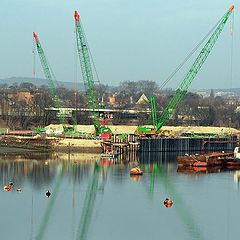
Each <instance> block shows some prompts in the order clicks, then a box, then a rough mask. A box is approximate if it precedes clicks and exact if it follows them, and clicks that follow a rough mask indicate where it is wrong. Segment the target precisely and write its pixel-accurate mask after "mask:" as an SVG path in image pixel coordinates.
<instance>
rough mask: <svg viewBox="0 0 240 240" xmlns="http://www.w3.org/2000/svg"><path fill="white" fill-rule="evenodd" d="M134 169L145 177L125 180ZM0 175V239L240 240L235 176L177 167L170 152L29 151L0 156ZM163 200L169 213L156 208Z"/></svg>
mask: <svg viewBox="0 0 240 240" xmlns="http://www.w3.org/2000/svg"><path fill="white" fill-rule="evenodd" d="M136 165H140V167H141V168H142V170H143V171H144V174H143V175H142V176H139V177H137V176H135V177H130V175H129V170H130V169H131V167H133V166H136ZM0 176H1V178H0V179H1V190H0V201H1V215H0V226H1V239H3V240H28V239H29V240H32V239H36V240H40V239H44V240H55V239H56V240H72V239H73V240H123V239H125V240H128V239H134V240H135V239H137V240H146V239H148V240H155V239H156V240H157V239H165V240H175V239H178V240H180V239H182V240H188V239H189V240H193V239H196V240H203V239H204V240H205V239H206V240H207V239H209V240H213V239H217V240H220V239H223V240H228V239H238V236H239V234H240V230H239V212H240V204H239V201H240V190H239V182H238V176H239V179H240V173H239V171H238V170H226V169H209V170H207V171H205V170H204V169H203V171H194V170H186V169H178V167H177V163H176V156H174V155H171V154H165V155H164V156H160V157H159V156H158V155H151V156H140V157H139V156H134V155H133V156H126V157H123V158H122V159H117V160H115V161H113V160H111V159H110V160H109V159H100V156H99V155H92V154H87V155H86V154H57V153H54V154H51V155H49V154H40V153H39V154H38V153H37V154H36V153H35V154H33V153H29V154H24V155H23V154H22V155H2V156H1V160H0ZM11 181H12V182H13V187H12V189H11V191H5V190H4V186H6V185H8V184H9V183H11ZM17 189H18V190H19V191H17ZM20 190H21V191H20ZM48 190H49V192H50V193H51V195H50V197H49V198H48V197H47V196H46V192H47V191H48ZM167 197H168V198H171V199H172V200H173V205H172V207H170V208H166V207H165V206H164V204H163V202H164V200H165V198H167Z"/></svg>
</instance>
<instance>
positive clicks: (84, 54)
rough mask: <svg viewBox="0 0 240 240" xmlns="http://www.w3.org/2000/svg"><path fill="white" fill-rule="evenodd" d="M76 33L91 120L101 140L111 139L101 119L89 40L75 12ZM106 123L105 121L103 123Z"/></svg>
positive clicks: (109, 131)
mask: <svg viewBox="0 0 240 240" xmlns="http://www.w3.org/2000/svg"><path fill="white" fill-rule="evenodd" d="M74 19H75V33H76V42H77V52H78V56H79V60H80V65H81V70H82V77H83V82H84V86H85V89H86V96H87V101H88V107H89V109H90V113H91V118H92V121H93V125H94V127H95V134H96V136H99V137H100V138H101V139H110V138H111V136H112V132H111V130H110V129H109V128H108V127H106V126H105V125H101V123H100V117H99V111H97V110H98V109H99V103H98V98H97V94H96V89H95V82H94V77H93V71H92V67H91V59H90V52H89V47H88V44H87V39H86V36H85V33H84V30H83V27H82V24H81V21H80V15H79V13H78V12H77V11H75V12H74ZM103 123H105V121H104V122H103Z"/></svg>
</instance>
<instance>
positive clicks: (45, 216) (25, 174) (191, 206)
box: [0, 0, 240, 240]
mask: <svg viewBox="0 0 240 240" xmlns="http://www.w3.org/2000/svg"><path fill="white" fill-rule="evenodd" d="M14 1H15V4H16V3H17V1H16V0H13V2H14ZM45 1H46V0H43V1H40V2H38V4H35V3H32V2H31V1H30V2H31V4H32V5H31V4H30V2H29V3H28V5H26V6H25V5H24V6H21V7H22V8H24V9H25V8H26V9H27V10H26V12H32V10H33V9H36V8H37V10H38V11H37V12H38V14H39V16H40V17H39V19H41V21H42V22H43V23H44V25H47V24H49V25H50V20H52V21H55V20H56V22H55V23H57V25H56V29H55V28H54V29H53V28H52V27H49V28H47V27H43V28H41V27H39V28H38V29H37V28H36V30H37V31H39V32H35V31H34V32H33V34H32V38H33V39H30V40H33V52H32V53H33V55H34V62H33V66H34V67H33V72H34V73H35V70H36V69H35V63H36V62H35V53H36V58H37V59H36V61H39V63H40V64H39V66H40V67H39V68H40V71H41V73H42V74H44V77H45V79H46V82H47V86H43V87H41V86H39V85H38V86H37V85H36V86H34V89H35V92H34V93H35V98H34V97H32V96H30V95H31V94H30V93H29V92H27V91H26V89H25V93H26V94H25V93H24V91H23V93H20V94H18V95H17V97H16V96H15V95H16V92H17V91H18V88H17V87H16V86H11V88H10V90H11V91H9V92H6V94H5V95H4V96H3V97H2V99H3V100H2V101H5V100H6V99H7V98H8V100H9V99H10V100H9V104H5V103H2V104H0V114H1V116H3V117H2V119H0V175H1V178H0V182H1V188H2V190H1V191H0V197H1V201H2V205H3V206H6V207H4V208H2V214H1V216H2V218H0V224H1V226H2V229H3V231H2V233H1V237H2V239H6V240H7V239H9V240H13V239H18V240H26V239H30V240H33V239H35V240H43V239H44V240H53V239H58V240H66V239H76V240H96V239H99V240H112V239H114V240H120V239H127V240H128V239H133V240H135V239H138V240H145V239H153V240H154V239H159V238H164V239H166V240H168V239H169V240H174V239H180V240H183V239H184V240H193V239H195V240H207V239H209V240H210V239H211V240H212V239H224V240H229V239H236V238H237V237H239V232H238V228H239V227H238V225H239V223H238V222H239V221H238V219H239V214H238V212H239V211H238V210H237V209H238V208H239V210H240V206H239V198H240V191H239V186H240V146H239V142H240V137H239V136H240V128H239V126H240V118H239V116H240V109H239V112H238V111H236V109H238V107H239V106H238V103H240V98H239V101H237V103H236V104H235V102H234V101H233V100H234V99H233V98H229V99H224V101H221V97H219V96H214V94H213V91H211V93H210V96H208V97H207V100H206V101H205V102H204V97H202V96H200V97H199V96H197V94H196V93H192V94H189V92H190V87H191V86H192V83H193V81H194V80H197V79H195V78H196V77H197V76H198V74H199V73H200V70H201V69H202V68H204V67H205V66H206V65H208V63H209V62H208V60H210V59H208V57H209V55H211V53H212V52H218V51H220V49H221V46H222V45H220V46H215V44H216V43H217V42H218V40H219V39H220V37H221V35H223V34H224V28H225V29H226V28H227V23H229V24H230V30H231V31H230V41H229V42H230V46H232V45H231V44H232V43H233V40H232V39H233V38H232V36H233V35H232V32H233V23H234V8H235V7H234V5H232V6H230V7H229V6H228V8H226V11H224V13H223V15H222V17H220V18H219V19H218V20H217V21H216V19H215V21H216V23H215V25H214V26H212V27H211V26H210V27H211V28H210V29H211V30H210V31H209V32H208V33H207V34H206V35H205V36H204V37H203V38H202V39H201V40H200V41H199V43H198V44H197V45H196V46H195V47H194V48H193V50H191V52H190V53H189V54H188V55H187V57H186V58H184V60H183V61H182V62H181V63H180V65H178V66H177V67H176V69H175V70H174V71H173V73H172V74H171V75H170V76H169V77H168V78H166V80H165V81H163V84H162V86H164V87H165V85H166V84H167V83H169V81H170V80H171V79H172V77H173V76H174V75H175V74H176V73H177V72H178V71H179V70H180V69H181V68H182V67H183V66H184V67H185V68H186V69H187V70H186V71H184V72H185V73H184V77H183V78H181V79H180V83H179V85H178V86H175V84H174V89H173V90H171V91H170V90H169V91H168V90H166V91H167V92H169V95H168V96H167V97H166V98H164V97H163V96H161V95H158V94H156V91H152V92H148V93H145V92H142V91H139V92H138V94H137V97H136V98H133V96H132V95H131V94H127V93H126V91H122V96H123V97H122V98H119V99H118V101H119V102H121V103H122V105H121V104H119V105H117V104H116V106H114V107H113V105H111V104H103V103H104V101H103V98H104V94H101V95H99V94H98V91H100V90H99V89H100V88H98V86H99V81H98V74H97V72H96V66H95V65H96V64H95V63H94V61H93V57H92V53H91V51H92V49H91V51H90V44H89V43H90V41H91V40H90V38H87V36H88V34H87V33H88V30H89V25H87V22H88V18H86V25H85V24H84V25H83V20H82V17H81V16H80V14H79V12H78V11H77V10H75V11H72V13H71V14H72V19H69V22H70V23H67V24H68V25H70V24H71V23H72V25H74V31H72V33H73V34H74V38H73V39H72V40H73V41H72V43H74V44H73V45H74V47H75V49H74V53H75V55H76V61H77V63H78V65H76V67H78V68H79V69H78V70H79V71H80V75H81V78H82V80H83V84H84V91H83V92H84V94H85V96H86V97H85V98H79V99H81V100H82V105H80V104H77V95H78V92H77V90H76V89H77V88H76V89H74V90H71V91H70V92H71V97H72V99H71V100H69V101H68V102H67V103H66V104H64V101H65V102H66V98H65V97H66V96H68V95H67V94H66V95H64V94H63V93H64V91H66V89H65V88H61V87H59V86H58V81H57V80H56V77H55V74H54V72H53V70H52V67H51V65H50V62H49V60H48V57H47V56H49V53H47V51H45V50H46V49H47V48H45V44H44V46H43V45H42V43H43V42H42V38H41V36H44V34H43V33H40V31H44V30H45V31H46V32H48V33H49V32H50V33H51V34H52V36H51V37H53V36H54V37H56V38H57V41H58V40H59V42H60V43H61V41H60V38H63V39H66V38H64V37H65V36H64V35H66V36H67V37H69V35H68V34H66V32H67V31H66V29H64V27H63V22H66V21H67V20H66V19H67V17H66V16H68V15H67V11H68V10H69V8H70V7H69V5H70V4H72V5H73V1H67V2H66V1H63V2H64V3H63V2H61V1H60V0H59V2H58V3H57V4H56V3H52V2H49V1H46V2H45ZM159 2H161V1H159ZM206 2H207V1H206ZM149 3H150V4H149ZM196 3H197V5H194V4H196ZM208 3H209V6H207V7H208V8H207V7H206V4H204V9H205V10H204V11H205V14H206V16H207V15H209V14H210V13H211V14H212V15H214V14H215V13H216V15H218V14H219V13H218V10H219V9H221V8H220V3H219V6H218V5H214V6H216V8H215V9H213V8H212V6H213V5H211V4H212V3H211V2H208ZM4 4H6V3H5V1H4V3H3V6H4ZM74 4H75V5H76V6H78V5H77V4H79V3H74ZM81 4H82V8H83V9H84V6H85V8H87V7H86V6H88V7H89V9H90V13H91V18H93V19H94V17H95V15H97V16H98V17H99V19H101V20H102V22H101V23H99V24H100V25H101V27H102V26H103V28H100V29H97V27H96V28H95V29H94V34H93V35H92V36H94V37H95V38H97V41H99V42H101V41H102V39H103V37H104V38H105V37H106V38H107V37H109V36H108V35H105V34H106V32H110V34H112V35H114V31H113V29H117V31H121V29H120V30H119V29H118V26H117V25H115V24H114V19H117V21H118V20H119V19H120V20H121V25H120V26H121V28H123V29H124V30H125V27H126V24H124V23H125V21H129V16H130V17H131V19H132V17H133V15H134V14H139V15H137V16H141V17H142V18H143V19H139V18H136V20H134V21H133V25H134V27H135V28H137V25H140V26H141V27H140V28H141V34H142V35H143V34H146V35H148V32H147V30H149V31H152V30H153V28H152V27H153V25H154V24H155V23H157V19H155V18H156V16H158V15H159V12H160V11H159V9H160V8H162V9H161V11H162V13H161V14H160V15H161V16H160V17H161V21H162V20H163V19H164V21H165V22H164V25H165V27H166V28H169V25H168V23H169V24H170V19H171V17H172V16H174V18H173V22H174V24H176V25H177V26H180V25H181V26H184V24H183V23H182V22H181V21H180V20H179V19H178V18H179V15H180V14H183V15H184V17H186V18H187V17H188V14H189V13H191V11H192V12H193V15H194V17H196V16H197V14H199V13H202V12H201V8H200V6H201V5H202V3H201V2H192V3H191V4H193V6H194V10H193V9H192V8H191V6H189V5H191V4H190V2H189V1H184V0H183V1H181V3H179V4H178V3H177V2H175V3H174V6H172V9H169V7H170V6H171V5H168V2H161V3H160V4H159V3H158V1H152V2H151V1H147V0H144V1H139V2H138V3H134V4H133V5H131V4H132V2H131V1H116V2H115V3H113V1H109V2H108V1H104V2H99V3H98V1H97V0H95V2H94V0H92V1H86V2H84V1H82V2H81ZM84 4H85V5H84ZM151 4H152V5H151ZM154 4H156V5H154ZM165 4H166V5H167V6H166V8H164V7H165ZM13 5H14V4H13ZM20 5H21V4H19V6H18V8H19V9H20ZM30 5H31V6H30ZM72 5H71V7H72ZM75 5H74V6H75ZM175 5H176V6H177V7H176V8H175ZM182 5H183V11H181V10H180V9H181V6H182ZM157 6H158V8H157ZM186 6H189V8H187V10H186ZM12 7H13V6H11V9H10V8H9V6H8V8H9V9H10V10H11V15H13V16H12V17H13V19H14V25H16V19H15V18H14V17H15V14H12V12H13V11H14V9H13V10H12ZM60 8H61V11H59V9H60ZM126 8H130V10H129V11H126V12H122V10H123V9H126ZM218 8H219V9H218ZM73 9H75V8H73ZM96 9H97V10H96ZM149 9H150V11H149V13H150V15H147V14H146V16H144V14H145V13H147V11H148V10H149ZM48 10H49V11H51V15H50V16H51V18H48V17H47V16H48V15H47V12H48ZM53 10H54V11H53ZM127 10H128V9H127ZM0 11H1V9H0ZM154 11H156V13H155V14H156V16H155V18H154ZM165 11H169V12H168V13H167V15H165V16H164V14H163V12H165ZM219 11H220V10H219ZM221 11H222V9H221ZM83 12H84V11H83ZM135 12H136V13H135ZM143 13H144V14H143ZM213 13H214V14H213ZM18 14H19V15H20V13H18ZM18 14H17V15H18ZM34 14H35V15H36V13H34ZM61 14H62V15H61ZM118 14H119V15H118ZM104 15H107V24H106V22H105V23H104ZM128 15H129V16H128ZM150 16H151V17H152V18H153V21H154V24H151V26H150V27H149V29H144V28H143V27H142V24H143V25H144V21H146V18H149V17H150ZM203 16H204V15H201V14H200V15H199V18H203ZM21 17H22V18H21V19H20V18H19V23H20V22H21V21H23V22H24V24H26V22H27V21H26V22H25V21H24V20H25V16H21ZM34 17H35V16H34ZM68 17H69V16H68ZM118 17H119V18H118ZM144 17H146V18H144ZM28 18H29V16H28V15H27V17H26V19H28ZM214 18H215V15H214ZM59 19H61V20H63V21H62V22H61V21H59ZM84 19H85V18H84ZM109 19H111V21H112V22H111V21H109ZM189 19H191V18H189ZM189 19H188V18H187V21H188V24H189V23H190V22H191V20H189ZM20 20H21V21H20ZM34 20H35V19H33V22H34ZM208 20H209V19H208V18H207V19H206V23H209V22H210V21H208ZM28 21H29V19H28ZM177 21H179V25H178V24H177ZM84 22H85V20H84ZM61 24H62V25H61ZM198 24H199V25H201V24H202V26H204V28H205V27H206V26H205V25H204V24H203V22H198ZM33 25H34V24H33ZM36 25H37V24H36ZM58 25H61V26H58ZM156 25H157V24H156ZM104 26H105V27H106V26H108V28H107V27H106V28H107V31H106V30H103V29H104ZM192 26H193V27H194V31H199V29H198V28H196V24H194V25H192ZM7 27H9V29H10V25H9V26H8V25H7ZM65 27H66V26H65ZM184 27H185V26H184ZM186 28H189V29H188V30H189V31H190V24H189V25H187V26H186ZM26 29H27V30H26V31H28V30H29V29H28V28H27V27H26ZM11 30H12V29H11ZM55 30H56V33H55V32H54V31H55ZM59 30H61V34H60V33H59V32H58V31H59ZM178 30H179V31H181V29H178ZM111 31H113V33H112V32H111ZM194 31H193V34H194ZM115 33H116V32H115ZM161 33H162V32H161ZM178 33H179V32H178ZM225 33H226V32H225ZM100 34H101V36H100ZM131 34H132V35H135V34H136V32H134V31H132V33H131ZM98 35H99V36H98ZM177 35H178V34H176V36H175V39H174V41H175V42H176V45H178V46H177V48H181V44H182V43H183V44H188V43H185V42H184V39H181V38H180V34H179V36H177ZM130 36H131V35H130ZM124 37H125V36H124ZM168 37H169V36H164V35H163V34H162V35H161V38H162V39H164V38H166V39H167V38H168ZM177 37H179V39H178V38H177ZM118 38H119V35H118V36H116V39H118ZM130 38H131V37H126V38H125V39H124V40H125V41H122V40H119V39H118V40H119V42H118V44H119V43H120V44H121V45H124V44H125V43H127V44H128V43H129V39H130ZM151 38H152V39H151ZM19 39H20V38H19ZM87 39H89V40H90V41H87ZM144 39H145V38H144ZM147 39H148V42H146V41H145V40H144V41H143V43H144V44H141V48H144V47H148V46H151V43H150V41H151V40H154V37H149V36H147ZM189 39H190V40H192V39H191V37H189V36H188V40H189ZM190 40H189V41H190ZM223 40H226V39H224V38H223ZM29 42H31V41H29ZM29 42H27V43H26V45H27V44H29ZM59 42H56V41H55V42H53V43H54V44H56V45H57V44H58V43H59ZM223 42H224V43H223ZM223 42H221V44H225V41H223ZM46 43H49V42H48V41H47V42H46ZM100 44H101V48H100V49H101V50H102V51H103V53H102V55H101V57H103V56H104V55H106V56H107V55H108V54H109V56H110V53H109V52H108V50H109V49H105V46H107V45H108V44H109V43H108V42H107V43H106V45H104V44H103V43H100ZM91 45H92V44H91ZM129 45H130V44H129ZM2 46H3V45H2ZM19 46H20V44H19V45H18V48H20V47H19ZM49 46H50V48H51V47H53V45H51V44H50V43H49ZM134 47H136V48H137V45H136V46H134ZM58 48H59V45H58ZM63 48H64V49H63ZM65 48H68V46H67V45H66V46H63V47H62V49H60V50H62V51H63V52H64V50H65ZM119 48H120V47H119ZM163 48H168V47H167V45H166V46H163ZM93 49H94V48H93ZM232 49H233V48H231V49H230V50H231V51H230V52H231V53H230V54H229V55H230V57H231V61H230V62H231V63H230V64H229V66H230V71H229V74H230V77H229V79H230V80H231V79H232V78H233V73H232V72H233V71H232V69H233V65H232V62H233V59H232V55H233V50H232ZM67 50H69V49H67ZM141 50H142V49H140V50H139V51H141ZM171 50H172V51H173V54H175V52H174V51H175V49H174V48H173V49H170V50H169V49H167V52H170V51H171ZM58 51H59V49H58ZM120 51H121V48H120ZM59 52H61V51H59ZM126 52H127V54H129V55H130V54H131V53H132V52H131V51H129V49H126ZM55 53H56V52H55ZM159 53H160V52H159ZM159 53H158V54H159ZM147 54H148V53H147V50H146V52H145V53H144V55H146V56H147ZM156 54H157V53H156ZM116 55H117V54H116ZM116 55H115V56H116ZM109 56H108V57H109ZM217 56H218V55H217ZM117 57H118V56H116V58H117ZM135 57H136V58H138V56H135ZM169 57H171V55H170V56H169ZM174 57H175V55H174ZM191 57H192V58H193V59H194V60H193V61H192V62H193V63H192V64H191V63H190V64H189V62H188V65H190V68H188V66H187V67H186V65H185V64H186V63H187V61H188V60H189V59H190V58H191ZM109 58H110V57H109ZM125 58H127V56H124V59H125ZM146 59H147V57H146ZM215 59H216V55H215ZM226 59H227V57H226ZM226 59H224V60H226ZM55 60H56V61H57V64H59V65H60V59H59V55H57V57H56V58H55ZM64 60H66V61H67V58H66V59H64ZM121 60H122V59H121ZM141 60H142V59H141ZM144 60H145V59H144ZM165 60H166V59H164V62H165V63H166V62H167V61H165ZM221 60H222V59H221ZM58 61H59V62H58ZM102 61H103V62H102V63H103V65H104V64H105V62H104V60H102ZM111 61H114V60H113V59H111ZM176 61H178V60H176ZM146 62H147V64H148V65H150V64H151V63H148V60H147V61H146ZM225 62H227V60H226V61H225ZM136 63H138V62H137V61H136ZM136 65H137V64H136ZM63 66H64V67H63ZM145 66H146V64H145ZM163 67H165V66H163ZM60 68H61V65H60ZM62 68H67V64H65V63H64V65H62ZM129 68H131V66H129ZM138 68H141V66H138ZM119 69H121V70H122V66H121V68H119ZM226 69H227V67H226ZM226 69H225V71H227V70H226ZM20 70H22V69H20ZM121 70H120V71H121ZM208 70H209V68H208V69H206V72H208ZM210 70H211V69H210ZM146 71H147V70H146ZM151 71H152V70H150V72H151ZM214 71H215V70H214ZM216 71H217V70H216ZM126 72H127V71H126ZM114 73H115V74H117V71H116V72H115V70H114ZM128 74H129V76H130V75H131V71H129V72H128ZM206 74H208V73H206ZM76 75H77V74H76ZM207 76H208V75H207ZM161 77H162V76H161ZM217 78H218V76H216V79H217ZM76 79H77V78H76ZM106 79H107V78H106ZM207 80H208V81H211V80H212V79H211V77H210V75H209V77H208V79H207ZM106 81H107V80H106ZM212 81H213V80H212ZM216 82H217V80H216ZM140 83H141V82H138V84H140ZM144 83H145V84H150V81H145V82H144ZM201 84H202V85H204V84H205V83H201ZM217 84H218V83H216V85H217ZM23 86H25V87H26V86H28V85H27V84H23ZM29 86H30V87H32V85H31V84H30V85H29ZM126 86H127V88H130V87H131V86H132V88H133V91H134V87H136V85H131V83H130V84H127V85H126ZM133 86H134V87H133ZM152 86H153V88H155V87H156V85H154V84H153V85H152ZM162 86H161V87H162ZM39 89H41V91H39ZM149 89H150V88H149ZM1 90H2V89H0V91H1ZM8 90H9V89H8ZM23 90H24V88H23ZM40 92H41V94H40ZM113 92H115V90H113ZM21 94H22V95H21ZM188 94H189V95H188ZM229 95H231V93H230V94H229ZM9 96H10V97H9ZM63 96H64V97H63ZM116 96H117V94H116V95H114V94H111V100H112V101H113V102H114V101H115V99H114V98H115V97H116ZM4 97H5V98H4ZM116 98H117V97H116ZM186 98H187V99H188V102H190V103H193V102H192V101H193V99H198V100H199V99H200V100H199V101H198V102H197V103H196V102H194V103H193V104H190V105H188V104H186V102H184V100H186ZM46 99H47V100H48V101H45V100H46ZM113 99H114V100H113ZM123 100H124V101H123ZM17 101H18V102H20V103H19V105H21V111H22V112H21V111H20V110H19V109H20V108H17V107H16V106H17V104H16V102H17ZM43 101H45V102H44V104H42V102H43ZM141 101H142V102H143V104H142V103H141ZM26 102H28V103H29V104H28V105H27V104H26ZM133 102H134V104H135V102H137V104H139V105H141V104H142V105H141V106H140V107H139V108H137V107H132V106H134V104H133ZM223 102H224V103H226V106H224V105H223V104H222V103H223ZM32 103H36V106H37V107H36V108H34V107H33V105H34V104H32ZM45 103H47V104H45ZM159 103H161V106H160V104H159ZM206 103H209V105H207V104H206ZM214 103H216V105H217V107H216V106H215V105H214ZM31 104H32V105H31ZM84 104H85V105H84ZM30 105H31V106H30ZM139 105H138V106H139ZM189 106H190V107H189ZM181 108H182V109H183V111H180V110H179V109H181ZM193 108H195V109H198V110H199V111H198V112H197V113H196V114H195V115H193V114H192V113H193V112H194V111H193ZM239 108H240V107H239ZM24 111H25V112H24ZM3 112H4V114H3ZM15 113H16V115H15ZM25 113H26V114H25ZM223 113H226V114H223ZM31 114H32V115H31ZM38 114H39V115H38ZM213 115H214V116H213ZM220 115H223V116H221V117H222V118H221V119H217V117H218V116H220ZM81 118H82V119H81ZM115 118H119V119H117V120H116V119H115ZM36 119H38V121H36ZM216 119H217V120H219V121H215V120H216ZM124 123H125V124H124ZM233 123H234V124H235V125H234V124H233ZM229 203H231V204H229ZM216 219H218V221H216ZM13 229H14V231H13Z"/></svg>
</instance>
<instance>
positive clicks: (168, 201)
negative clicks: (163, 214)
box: [163, 198, 173, 208]
mask: <svg viewBox="0 0 240 240" xmlns="http://www.w3.org/2000/svg"><path fill="white" fill-rule="evenodd" d="M163 203H164V205H165V207H167V208H169V207H171V206H172V205H173V201H172V200H170V199H168V198H166V199H165V201H164V202H163Z"/></svg>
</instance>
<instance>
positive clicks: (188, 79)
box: [156, 5, 234, 132]
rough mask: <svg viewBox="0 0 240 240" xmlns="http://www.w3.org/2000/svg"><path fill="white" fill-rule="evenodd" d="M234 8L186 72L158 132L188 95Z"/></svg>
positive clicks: (229, 11)
mask: <svg viewBox="0 0 240 240" xmlns="http://www.w3.org/2000/svg"><path fill="white" fill-rule="evenodd" d="M233 9H234V5H232V6H231V7H230V8H229V10H228V11H227V13H226V14H225V15H224V16H223V18H222V19H221V21H220V23H219V24H218V26H217V28H216V29H215V31H214V32H213V34H212V35H211V37H210V38H209V40H208V41H207V43H206V44H205V46H204V47H203V48H202V50H201V52H200V54H199V55H198V57H197V58H196V60H195V62H194V63H193V65H192V67H191V68H190V70H189V71H188V73H187V74H186V76H185V78H184V79H183V81H182V82H181V84H180V86H179V87H178V89H177V90H176V93H175V95H174V96H173V98H172V99H171V101H170V103H169V104H168V106H167V107H166V108H165V109H164V111H163V113H162V115H161V117H160V119H159V120H158V122H157V125H156V132H159V131H160V129H161V127H162V126H163V125H164V124H165V122H166V121H167V120H168V119H169V117H170V115H171V114H172V112H173V111H174V110H175V109H176V107H177V105H178V104H179V102H180V101H181V100H182V98H183V97H184V96H185V95H186V93H187V90H188V88H189V86H190V84H191V83H192V81H193V79H194V78H195V76H196V75H197V73H198V71H199V70H200V68H201V67H202V65H203V63H204V62H205V60H206V59H207V57H208V55H209V53H210V52H211V50H212V48H213V46H214V44H215V43H216V41H217V39H218V37H219V35H220V33H221V32H222V30H223V27H224V26H225V24H226V22H227V20H228V18H229V16H230V15H231V13H232V11H233Z"/></svg>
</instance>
